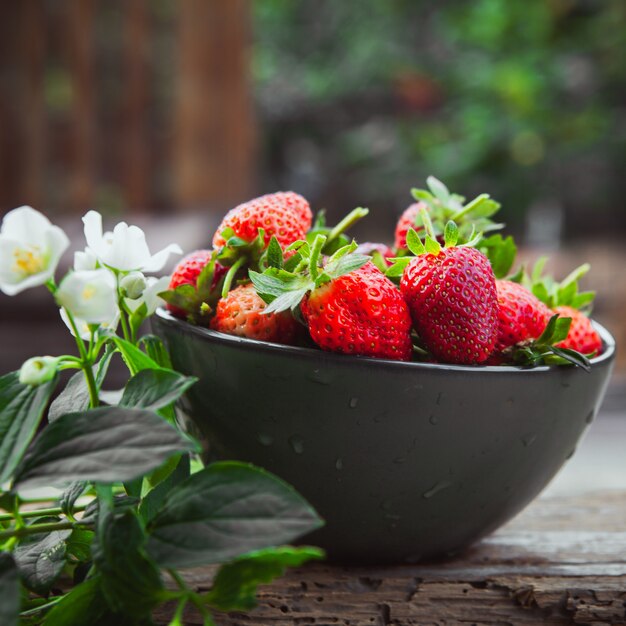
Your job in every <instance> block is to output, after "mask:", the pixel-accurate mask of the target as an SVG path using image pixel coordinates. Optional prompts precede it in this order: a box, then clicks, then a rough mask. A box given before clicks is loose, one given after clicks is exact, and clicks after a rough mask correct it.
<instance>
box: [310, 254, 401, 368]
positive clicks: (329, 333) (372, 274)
mask: <svg viewBox="0 0 626 626" xmlns="http://www.w3.org/2000/svg"><path fill="white" fill-rule="evenodd" d="M301 310H302V316H303V318H304V320H305V321H306V323H307V326H308V328H309V333H310V334H311V338H312V339H313V341H314V342H315V343H316V344H317V345H318V346H319V347H320V348H322V350H327V351H329V352H342V353H344V354H360V355H365V356H373V357H377V358H382V359H396V360H399V361H408V360H409V359H410V358H411V352H412V348H411V338H410V332H411V318H410V316H409V311H408V308H407V306H406V303H405V302H404V300H403V299H402V296H401V294H400V292H399V291H398V290H397V288H396V287H395V285H394V284H393V283H392V282H391V281H390V280H389V279H388V278H386V277H385V275H384V274H383V273H382V272H381V271H380V270H379V269H378V268H377V267H376V266H375V265H374V264H373V263H372V262H368V263H366V264H365V265H363V266H362V267H360V268H359V269H357V270H354V271H352V272H350V273H348V274H344V275H343V276H340V277H339V278H335V279H334V280H331V281H330V282H328V283H325V284H323V285H322V286H321V287H317V288H316V289H315V290H313V291H312V292H311V293H310V294H309V295H308V296H306V297H305V298H304V300H303V301H302V304H301Z"/></svg>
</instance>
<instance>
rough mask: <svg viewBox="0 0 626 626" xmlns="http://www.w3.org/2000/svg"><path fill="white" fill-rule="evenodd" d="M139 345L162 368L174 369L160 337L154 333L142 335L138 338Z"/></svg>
mask: <svg viewBox="0 0 626 626" xmlns="http://www.w3.org/2000/svg"><path fill="white" fill-rule="evenodd" d="M139 346H140V347H141V348H143V349H144V351H145V353H146V354H147V355H148V356H149V357H150V358H151V359H152V360H153V361H154V362H155V363H158V364H159V366H160V367H162V368H163V369H168V370H171V369H174V368H173V367H172V361H171V359H170V355H169V352H168V351H167V348H166V347H165V344H164V343H163V342H162V341H161V338H160V337H157V336H156V335H144V336H143V337H142V338H141V339H140V340H139Z"/></svg>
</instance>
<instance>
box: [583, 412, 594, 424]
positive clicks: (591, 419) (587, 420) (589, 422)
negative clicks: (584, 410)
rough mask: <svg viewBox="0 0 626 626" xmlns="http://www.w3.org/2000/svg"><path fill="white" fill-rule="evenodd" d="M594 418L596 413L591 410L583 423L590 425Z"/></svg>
mask: <svg viewBox="0 0 626 626" xmlns="http://www.w3.org/2000/svg"><path fill="white" fill-rule="evenodd" d="M595 416H596V412H595V411H594V410H593V409H592V410H591V411H589V415H587V417H586V418H585V422H587V424H591V422H593V418H594V417H595Z"/></svg>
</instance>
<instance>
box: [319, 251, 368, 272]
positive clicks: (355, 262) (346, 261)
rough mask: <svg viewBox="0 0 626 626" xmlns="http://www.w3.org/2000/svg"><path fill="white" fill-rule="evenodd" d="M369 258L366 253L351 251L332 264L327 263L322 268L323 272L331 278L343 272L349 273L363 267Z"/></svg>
mask: <svg viewBox="0 0 626 626" xmlns="http://www.w3.org/2000/svg"><path fill="white" fill-rule="evenodd" d="M369 260H370V257H369V256H367V255H366V254H356V253H354V252H352V253H349V254H345V255H343V256H340V257H339V258H338V259H337V260H336V261H335V262H333V263H332V264H331V263H329V264H328V265H327V266H326V267H325V268H324V272H325V273H326V274H328V275H329V276H330V277H331V278H339V277H340V276H344V275H345V274H349V273H350V272H354V271H355V270H358V269H359V268H361V267H363V266H364V265H365V264H366V263H367V262H368V261H369Z"/></svg>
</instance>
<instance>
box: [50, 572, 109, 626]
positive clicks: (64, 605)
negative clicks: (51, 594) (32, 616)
mask: <svg viewBox="0 0 626 626" xmlns="http://www.w3.org/2000/svg"><path fill="white" fill-rule="evenodd" d="M107 612H108V609H107V605H106V601H105V599H104V596H103V595H102V591H101V590H100V577H99V576H94V577H93V578H88V579H87V580H85V581H84V582H82V583H80V584H79V585H77V586H76V587H74V588H73V589H72V590H71V591H70V592H69V593H68V594H67V595H65V596H64V597H63V599H62V600H61V601H60V602H59V603H58V604H55V605H54V607H52V609H51V611H50V612H49V613H48V614H47V615H46V617H45V619H44V621H43V626H78V625H79V624H81V625H82V624H84V625H85V626H87V624H90V625H91V624H96V623H97V622H98V621H99V620H100V618H101V617H102V616H103V615H105V613H107ZM115 623H116V624H117V622H115Z"/></svg>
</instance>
